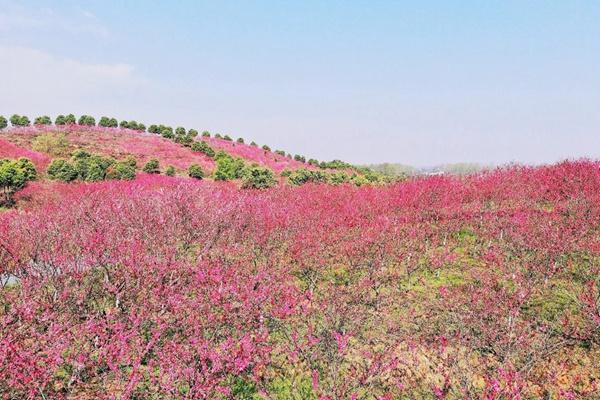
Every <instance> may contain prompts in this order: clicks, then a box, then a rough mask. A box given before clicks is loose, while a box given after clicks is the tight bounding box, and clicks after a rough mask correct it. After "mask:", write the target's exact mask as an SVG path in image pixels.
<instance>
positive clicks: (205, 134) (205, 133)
mask: <svg viewBox="0 0 600 400" xmlns="http://www.w3.org/2000/svg"><path fill="white" fill-rule="evenodd" d="M202 137H210V132H209V131H204V132H202Z"/></svg>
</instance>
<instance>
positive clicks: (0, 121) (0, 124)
mask: <svg viewBox="0 0 600 400" xmlns="http://www.w3.org/2000/svg"><path fill="white" fill-rule="evenodd" d="M7 126H8V120H7V119H6V118H4V117H3V116H2V115H0V130H2V129H4V128H6V127H7Z"/></svg>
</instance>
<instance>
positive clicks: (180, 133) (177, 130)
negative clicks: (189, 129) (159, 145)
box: [175, 126, 185, 136]
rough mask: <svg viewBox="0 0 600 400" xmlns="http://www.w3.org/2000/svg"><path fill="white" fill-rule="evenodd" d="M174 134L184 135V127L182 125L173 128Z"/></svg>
mask: <svg viewBox="0 0 600 400" xmlns="http://www.w3.org/2000/svg"><path fill="white" fill-rule="evenodd" d="M175 135H177V136H184V135H185V128H184V127H183V126H178V127H177V128H175Z"/></svg>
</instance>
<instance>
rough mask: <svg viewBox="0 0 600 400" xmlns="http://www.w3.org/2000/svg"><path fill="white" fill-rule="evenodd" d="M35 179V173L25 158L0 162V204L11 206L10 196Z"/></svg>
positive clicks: (32, 166) (30, 163) (31, 164)
mask: <svg viewBox="0 0 600 400" xmlns="http://www.w3.org/2000/svg"><path fill="white" fill-rule="evenodd" d="M36 177H37V171H36V170H35V167H34V165H33V163H32V162H31V161H30V160H29V159H27V158H20V159H18V160H0V190H1V192H2V196H1V197H0V204H2V205H10V204H12V195H13V194H14V193H15V192H16V191H17V190H19V189H21V188H22V187H24V186H25V184H26V183H27V182H28V181H31V180H34V179H36Z"/></svg>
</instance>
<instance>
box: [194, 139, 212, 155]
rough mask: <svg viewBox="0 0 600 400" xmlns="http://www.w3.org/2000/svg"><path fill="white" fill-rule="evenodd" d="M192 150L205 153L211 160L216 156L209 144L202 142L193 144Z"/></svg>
mask: <svg viewBox="0 0 600 400" xmlns="http://www.w3.org/2000/svg"><path fill="white" fill-rule="evenodd" d="M192 150H193V151H199V152H201V153H204V154H206V155H207V156H208V157H211V158H212V157H214V156H215V151H214V150H213V148H212V147H210V146H209V145H208V143H206V142H204V141H202V140H200V141H197V142H194V144H192Z"/></svg>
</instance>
